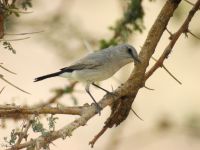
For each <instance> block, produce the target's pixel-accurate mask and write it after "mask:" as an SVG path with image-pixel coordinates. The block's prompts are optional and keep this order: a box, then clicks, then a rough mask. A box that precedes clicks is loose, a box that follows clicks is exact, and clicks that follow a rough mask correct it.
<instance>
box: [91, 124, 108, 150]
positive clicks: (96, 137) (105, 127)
mask: <svg viewBox="0 0 200 150" xmlns="http://www.w3.org/2000/svg"><path fill="white" fill-rule="evenodd" d="M107 129H108V127H107V126H104V127H103V128H102V129H101V131H100V132H99V133H98V134H97V135H95V136H94V138H93V139H92V140H91V141H90V142H89V145H91V148H93V147H94V144H95V143H96V141H97V140H98V139H99V138H100V137H101V136H102V135H103V134H104V132H106V130H107Z"/></svg>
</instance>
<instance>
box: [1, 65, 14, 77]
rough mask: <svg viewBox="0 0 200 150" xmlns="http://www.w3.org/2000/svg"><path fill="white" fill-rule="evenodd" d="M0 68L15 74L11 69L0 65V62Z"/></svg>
mask: <svg viewBox="0 0 200 150" xmlns="http://www.w3.org/2000/svg"><path fill="white" fill-rule="evenodd" d="M0 68H2V69H4V70H6V71H8V72H9V73H12V74H15V75H16V73H15V72H13V71H11V70H9V69H7V68H5V67H4V66H3V65H1V64H0Z"/></svg>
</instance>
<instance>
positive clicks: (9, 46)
mask: <svg viewBox="0 0 200 150" xmlns="http://www.w3.org/2000/svg"><path fill="white" fill-rule="evenodd" d="M3 46H4V48H5V49H7V50H9V51H11V52H12V53H13V54H16V50H15V49H14V48H13V47H12V45H11V44H10V42H8V41H4V42H3Z"/></svg>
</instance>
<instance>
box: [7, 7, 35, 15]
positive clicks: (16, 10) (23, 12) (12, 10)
mask: <svg viewBox="0 0 200 150" xmlns="http://www.w3.org/2000/svg"><path fill="white" fill-rule="evenodd" d="M8 9H9V11H11V12H14V13H21V14H30V13H33V11H21V10H18V9H11V8H8Z"/></svg>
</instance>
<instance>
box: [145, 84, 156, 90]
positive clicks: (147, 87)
mask: <svg viewBox="0 0 200 150" xmlns="http://www.w3.org/2000/svg"><path fill="white" fill-rule="evenodd" d="M144 88H145V89H147V90H151V91H153V90H155V89H152V88H149V87H147V86H146V85H144Z"/></svg>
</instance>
